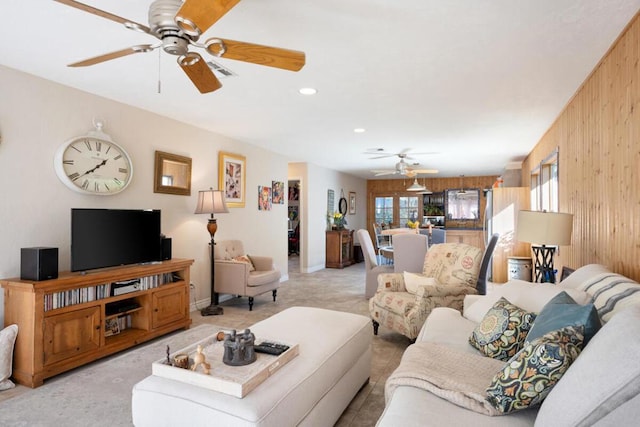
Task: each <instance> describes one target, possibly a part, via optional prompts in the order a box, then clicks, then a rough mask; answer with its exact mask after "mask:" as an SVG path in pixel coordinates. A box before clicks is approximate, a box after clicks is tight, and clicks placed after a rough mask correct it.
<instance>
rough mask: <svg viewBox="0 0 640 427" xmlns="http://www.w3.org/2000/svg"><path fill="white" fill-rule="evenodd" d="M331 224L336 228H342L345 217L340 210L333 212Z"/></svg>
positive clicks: (344, 223) (345, 222)
mask: <svg viewBox="0 0 640 427" xmlns="http://www.w3.org/2000/svg"><path fill="white" fill-rule="evenodd" d="M333 225H334V226H335V228H336V229H337V230H344V228H345V225H347V219H346V218H345V217H344V215H342V214H341V213H340V212H334V213H333Z"/></svg>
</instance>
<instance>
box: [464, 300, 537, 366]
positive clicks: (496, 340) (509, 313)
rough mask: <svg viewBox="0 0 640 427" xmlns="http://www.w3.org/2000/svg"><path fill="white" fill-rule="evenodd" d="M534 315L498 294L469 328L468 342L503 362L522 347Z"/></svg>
mask: <svg viewBox="0 0 640 427" xmlns="http://www.w3.org/2000/svg"><path fill="white" fill-rule="evenodd" d="M535 318H536V315H535V313H531V312H528V311H525V310H524V309H522V308H520V307H517V306H515V305H513V304H511V303H510V302H509V301H507V299H506V298H504V297H502V298H500V299H499V300H498V301H497V302H496V303H495V304H494V305H493V307H491V309H490V310H489V311H488V312H487V314H485V316H484V318H483V319H482V321H481V322H480V323H479V324H478V326H476V328H475V329H474V330H473V333H472V334H471V336H470V337H469V344H471V345H472V346H473V347H475V348H477V349H478V350H480V351H481V352H482V353H483V354H485V355H486V356H489V357H492V358H494V359H499V360H504V361H505V362H506V361H507V360H509V359H511V358H512V357H513V356H514V355H515V354H516V353H517V352H518V351H520V349H521V348H522V345H523V344H524V342H525V339H526V338H527V334H528V333H529V330H530V329H531V326H532V325H533V321H534V320H535Z"/></svg>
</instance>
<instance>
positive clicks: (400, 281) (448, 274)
mask: <svg viewBox="0 0 640 427" xmlns="http://www.w3.org/2000/svg"><path fill="white" fill-rule="evenodd" d="M497 240H498V235H497V234H494V235H493V236H492V237H491V241H490V242H489V244H488V245H487V248H486V249H485V251H484V253H483V251H482V250H481V249H480V248H477V247H475V246H470V245H466V244H464V243H443V244H437V245H432V246H431V247H430V248H429V250H428V251H427V255H426V256H425V259H424V267H423V271H422V275H416V274H414V273H408V272H405V273H391V274H381V275H379V276H378V278H377V281H378V288H377V291H376V293H375V295H374V296H373V297H372V298H371V299H370V300H369V313H370V315H371V319H372V322H373V333H374V334H375V335H377V334H378V327H379V326H380V325H383V326H384V327H386V328H389V329H391V330H393V331H395V332H399V333H401V334H402V335H405V336H406V337H408V338H410V339H411V340H414V339H416V337H417V336H418V333H419V332H420V329H421V328H422V325H423V324H424V322H425V320H426V319H427V316H429V314H430V313H431V311H432V310H433V309H434V308H436V307H450V308H453V309H456V310H459V311H462V303H463V300H464V297H465V295H469V294H478V293H480V294H484V292H485V288H486V279H487V278H486V276H487V270H488V268H487V267H488V265H489V262H490V260H491V257H492V255H493V250H494V249H495V245H496V242H497ZM481 276H482V277H481Z"/></svg>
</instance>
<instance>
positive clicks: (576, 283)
mask: <svg viewBox="0 0 640 427" xmlns="http://www.w3.org/2000/svg"><path fill="white" fill-rule="evenodd" d="M602 273H611V270H609V269H608V268H607V267H605V266H604V265H601V264H587V265H583V266H582V267H580V268H578V269H576V270H575V271H574V272H573V273H571V274H570V275H569V277H567V278H566V279H564V280H562V281H561V282H560V283H558V285H559V286H561V287H563V288H573V289H578V288H580V286H581V285H582V284H583V283H584V282H585V281H587V280H589V279H591V278H592V277H594V276H597V275H599V274H602Z"/></svg>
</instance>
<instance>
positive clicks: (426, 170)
mask: <svg viewBox="0 0 640 427" xmlns="http://www.w3.org/2000/svg"><path fill="white" fill-rule="evenodd" d="M411 172H412V173H438V169H411Z"/></svg>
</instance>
